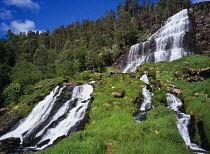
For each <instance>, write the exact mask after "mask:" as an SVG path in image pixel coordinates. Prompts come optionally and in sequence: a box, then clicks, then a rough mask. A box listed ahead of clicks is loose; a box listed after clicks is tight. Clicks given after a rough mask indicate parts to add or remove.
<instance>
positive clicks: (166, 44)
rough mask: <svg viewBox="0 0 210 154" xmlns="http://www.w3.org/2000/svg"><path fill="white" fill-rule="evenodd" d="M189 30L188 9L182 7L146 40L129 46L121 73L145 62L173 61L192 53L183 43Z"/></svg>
mask: <svg viewBox="0 0 210 154" xmlns="http://www.w3.org/2000/svg"><path fill="white" fill-rule="evenodd" d="M189 30H190V21H189V17H188V11H187V9H184V10H182V11H180V12H179V13H177V14H175V15H174V16H172V17H170V18H168V20H167V21H166V22H165V25H164V26H163V27H162V28H160V29H159V30H158V31H157V32H156V33H155V34H153V35H152V36H150V37H149V38H148V39H147V41H146V42H142V43H138V44H136V45H134V46H132V47H131V49H130V51H129V55H128V57H127V66H126V68H125V69H124V70H123V73H129V72H135V71H136V67H137V66H139V65H142V64H145V63H150V62H152V63H157V62H160V61H173V60H176V59H179V58H182V57H184V56H187V55H190V54H193V53H192V52H190V51H188V50H187V48H185V47H184V44H183V39H184V36H185V34H186V33H187V32H188V31H189Z"/></svg>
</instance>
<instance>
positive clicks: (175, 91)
mask: <svg viewBox="0 0 210 154" xmlns="http://www.w3.org/2000/svg"><path fill="white" fill-rule="evenodd" d="M172 93H175V94H177V95H180V94H181V93H182V91H181V90H180V89H178V88H174V89H172Z"/></svg>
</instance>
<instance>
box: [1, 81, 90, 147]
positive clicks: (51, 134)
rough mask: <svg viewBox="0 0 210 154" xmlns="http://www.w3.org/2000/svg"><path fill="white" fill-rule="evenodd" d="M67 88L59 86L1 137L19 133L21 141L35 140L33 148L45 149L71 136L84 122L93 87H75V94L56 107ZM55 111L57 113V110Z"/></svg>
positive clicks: (16, 135)
mask: <svg viewBox="0 0 210 154" xmlns="http://www.w3.org/2000/svg"><path fill="white" fill-rule="evenodd" d="M64 88H65V86H63V87H62V88H59V87H58V86H57V87H56V88H55V90H53V91H52V92H51V93H50V94H49V95H48V96H46V98H45V99H44V100H43V101H40V102H39V103H38V104H37V105H36V106H35V107H34V108H33V110H32V112H31V113H30V114H29V115H28V116H27V117H26V118H24V119H22V120H21V121H20V122H19V123H18V125H17V126H15V127H14V128H13V129H12V131H10V132H8V133H7V134H5V135H3V136H1V137H0V140H2V139H5V138H10V137H19V138H21V143H23V142H34V143H31V148H34V149H37V150H41V149H44V148H46V147H47V146H49V145H51V144H53V142H54V141H55V140H56V139H58V138H59V137H62V136H68V135H69V134H71V133H72V132H75V131H76V128H75V127H77V125H79V124H80V121H81V120H82V119H83V118H84V116H85V111H86V110H87V108H88V105H89V102H90V94H91V93H92V92H93V87H92V86H91V85H89V84H83V85H80V86H76V87H74V89H73V93H72V97H71V98H70V99H69V100H68V101H66V102H65V103H64V104H63V105H61V106H60V108H59V109H57V110H56V109H54V108H55V106H56V99H57V97H58V96H60V94H61V92H62V90H63V89H64ZM58 103H60V102H58ZM53 109H54V110H53ZM55 111H56V113H54V112H55ZM31 138H32V139H31ZM27 140H29V141H27Z"/></svg>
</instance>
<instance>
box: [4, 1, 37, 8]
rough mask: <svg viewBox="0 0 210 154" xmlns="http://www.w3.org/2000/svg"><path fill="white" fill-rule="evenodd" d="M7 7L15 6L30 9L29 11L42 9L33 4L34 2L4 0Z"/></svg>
mask: <svg viewBox="0 0 210 154" xmlns="http://www.w3.org/2000/svg"><path fill="white" fill-rule="evenodd" d="M4 3H5V4H7V5H14V6H17V7H19V8H29V9H36V10H38V9H40V6H39V4H37V3H35V2H33V1H32V0H4Z"/></svg>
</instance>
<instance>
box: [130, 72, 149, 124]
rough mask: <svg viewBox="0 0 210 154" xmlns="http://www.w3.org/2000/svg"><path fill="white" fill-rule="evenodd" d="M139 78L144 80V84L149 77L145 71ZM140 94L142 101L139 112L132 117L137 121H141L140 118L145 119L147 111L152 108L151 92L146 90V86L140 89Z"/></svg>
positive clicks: (147, 82)
mask: <svg viewBox="0 0 210 154" xmlns="http://www.w3.org/2000/svg"><path fill="white" fill-rule="evenodd" d="M140 80H142V81H144V82H145V83H146V84H149V79H148V77H147V75H146V73H145V74H144V75H143V76H142V77H141V78H140ZM142 95H143V97H144V101H143V102H142V104H141V107H140V109H139V110H140V113H139V114H138V115H137V116H136V117H134V119H135V120H136V121H137V122H141V121H142V120H145V119H146V114H147V112H148V111H149V110H151V109H152V108H153V106H152V96H153V93H151V92H150V91H149V90H147V86H145V87H144V88H143V89H142Z"/></svg>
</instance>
